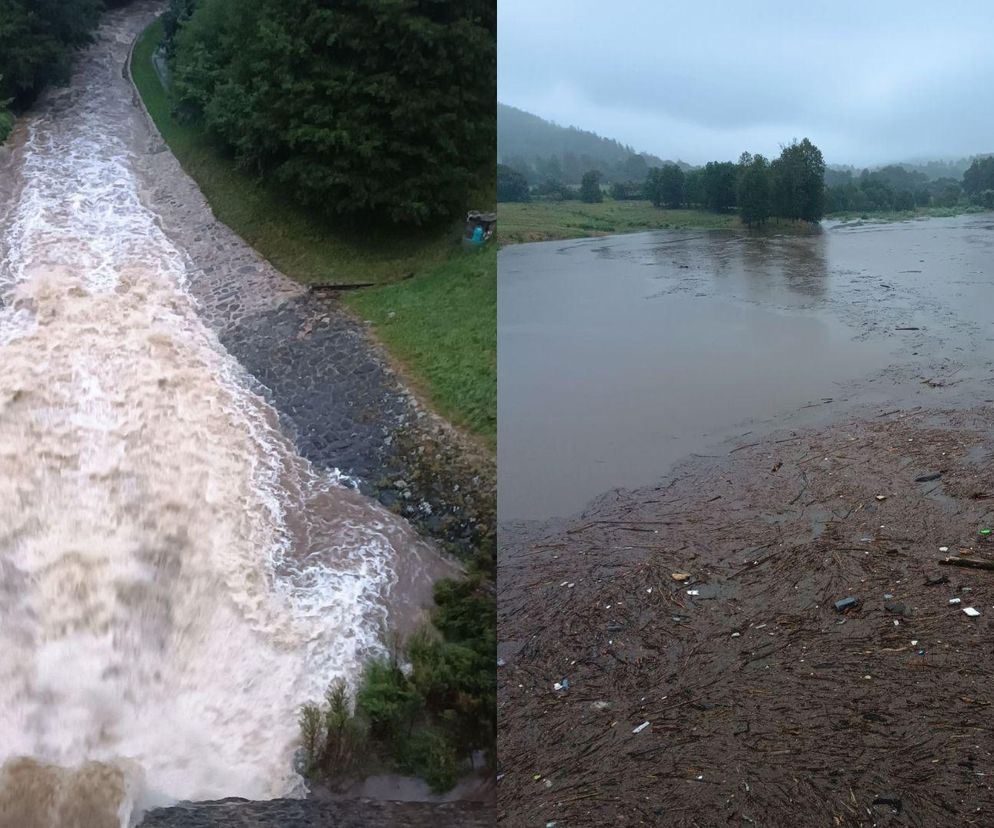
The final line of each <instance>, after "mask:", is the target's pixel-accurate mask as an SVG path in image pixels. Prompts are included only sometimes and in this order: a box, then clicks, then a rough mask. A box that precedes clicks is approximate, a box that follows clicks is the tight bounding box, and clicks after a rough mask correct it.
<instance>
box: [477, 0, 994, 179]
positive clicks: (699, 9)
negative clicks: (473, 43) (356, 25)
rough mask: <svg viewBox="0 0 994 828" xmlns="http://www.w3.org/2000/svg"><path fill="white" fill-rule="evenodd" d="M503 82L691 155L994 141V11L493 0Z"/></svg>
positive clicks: (875, 159) (592, 126)
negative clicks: (803, 144) (797, 145)
mask: <svg viewBox="0 0 994 828" xmlns="http://www.w3.org/2000/svg"><path fill="white" fill-rule="evenodd" d="M497 8H498V16H499V30H498V50H499V64H498V67H499V68H498V93H497V97H498V100H500V101H501V102H502V103H506V104H511V105H512V106H517V107H519V108H521V109H525V110H527V111H529V112H533V113H535V114H536V115H540V116H542V117H543V118H548V119H549V120H552V121H555V122H556V123H559V124H562V125H564V126H570V125H573V126H578V127H581V128H583V129H589V130H592V131H594V132H597V133H599V134H601V135H604V136H607V137H610V138H616V139H618V140H619V141H621V142H622V143H626V144H631V145H632V146H633V147H634V148H635V149H636V150H639V151H642V152H652V153H654V154H656V155H659V156H661V157H663V158H667V159H674V160H675V159H682V160H684V161H688V162H691V163H701V162H704V161H708V160H712V159H718V160H734V159H736V158H738V156H739V154H740V153H741V152H742V151H743V150H749V151H750V152H761V153H763V154H764V155H777V154H778V153H779V147H780V145H781V144H782V143H785V142H787V141H789V140H790V139H791V138H794V137H796V138H803V137H808V138H810V139H811V140H812V141H814V143H815V144H817V145H818V146H819V147H820V148H821V149H822V152H823V153H824V155H825V160H826V162H828V163H829V164H855V165H866V164H877V163H883V162H887V161H901V160H907V159H913V158H921V157H930V158H931V157H962V156H967V155H972V154H974V153H978V152H994V6H992V5H989V4H988V3H985V2H965V1H964V0H952V2H939V0H931V2H920V0H913V1H908V2H891V0H883V1H882V2H878V0H866V2H862V3H860V2H850V0H832V2H823V1H822V0H808V2H803V1H802V2H798V1H797V0H795V1H794V2H780V1H779V0H776V2H775V1H774V0H742V2H739V0H724V2H717V0H679V2H670V0H598V2H593V0H498V3H497Z"/></svg>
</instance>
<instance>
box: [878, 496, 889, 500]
mask: <svg viewBox="0 0 994 828" xmlns="http://www.w3.org/2000/svg"><path fill="white" fill-rule="evenodd" d="M886 499H887V495H877V500H886Z"/></svg>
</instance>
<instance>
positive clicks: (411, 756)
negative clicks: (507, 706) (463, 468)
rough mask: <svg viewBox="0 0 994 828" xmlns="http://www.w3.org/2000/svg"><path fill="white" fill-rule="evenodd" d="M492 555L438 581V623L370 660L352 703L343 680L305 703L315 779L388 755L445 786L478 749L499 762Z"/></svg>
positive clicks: (440, 788) (305, 737) (387, 760)
mask: <svg viewBox="0 0 994 828" xmlns="http://www.w3.org/2000/svg"><path fill="white" fill-rule="evenodd" d="M494 560H495V559H494V555H493V552H492V550H488V551H486V552H484V553H481V555H480V556H479V557H478V558H477V560H476V561H475V562H474V563H473V565H472V566H471V567H470V571H469V573H468V575H467V577H466V578H464V579H462V580H458V581H456V580H450V579H446V580H442V581H439V582H438V584H436V585H435V609H434V611H433V613H432V618H431V620H432V623H431V624H430V625H429V624H425V625H424V626H422V627H421V628H420V629H418V630H417V631H416V632H415V633H414V634H413V635H411V636H410V638H409V639H408V641H407V643H406V646H405V647H404V651H403V653H401V652H399V650H398V649H397V648H394V649H393V650H392V651H391V653H390V654H389V655H387V656H384V657H381V658H376V659H373V660H371V661H369V662H368V663H367V664H366V667H365V670H364V671H363V674H362V678H361V680H360V683H359V687H358V689H357V691H356V695H355V705H354V708H350V706H349V702H348V697H347V693H346V690H345V685H344V684H343V683H341V682H336V683H334V684H332V686H331V687H330V688H329V691H328V693H327V695H326V698H325V703H324V705H323V706H318V705H316V704H308V705H305V706H304V707H303V708H302V710H301V714H300V728H301V743H302V746H303V749H304V765H305V770H306V772H307V774H308V775H309V777H310V778H311V779H312V780H313V781H318V782H320V781H327V780H331V781H334V780H336V779H347V778H348V777H349V776H351V775H353V774H355V773H359V772H361V771H364V770H366V771H368V770H370V769H371V768H373V767H375V766H377V765H381V764H387V765H389V766H391V767H392V768H393V769H395V770H397V771H400V772H402V773H409V774H414V775H417V776H420V777H421V778H423V779H424V780H425V781H426V782H428V784H429V785H430V787H431V789H432V790H433V791H435V792H436V793H442V792H444V791H447V790H449V789H450V788H451V787H452V786H453V785H454V784H455V783H456V781H457V779H458V777H459V775H460V773H461V772H463V771H464V770H465V769H467V768H468V767H471V765H472V761H471V759H472V756H473V754H474V753H476V752H477V751H483V752H484V753H485V754H486V755H487V756H488V760H489V761H490V762H491V763H492V762H493V761H494V748H495V739H496V733H497V696H496V678H495V675H494V670H495V667H494V665H495V663H496V651H497V638H496V612H497V607H496V600H495V592H494V572H493V569H494ZM405 660H406V664H405V663H404V661H405Z"/></svg>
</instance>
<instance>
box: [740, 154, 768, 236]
mask: <svg viewBox="0 0 994 828" xmlns="http://www.w3.org/2000/svg"><path fill="white" fill-rule="evenodd" d="M739 166H740V168H741V169H740V171H739V182H738V188H737V191H736V200H737V201H738V204H739V217H740V218H741V219H742V221H743V223H744V224H747V225H749V226H754V225H757V224H762V223H763V222H765V221H766V220H767V219H768V218H769V217H770V215H771V213H772V200H771V192H770V190H771V180H770V178H771V176H770V165H769V162H768V161H767V160H766V159H765V158H764V157H763V156H762V155H749V153H743V154H742V158H741V159H740V160H739Z"/></svg>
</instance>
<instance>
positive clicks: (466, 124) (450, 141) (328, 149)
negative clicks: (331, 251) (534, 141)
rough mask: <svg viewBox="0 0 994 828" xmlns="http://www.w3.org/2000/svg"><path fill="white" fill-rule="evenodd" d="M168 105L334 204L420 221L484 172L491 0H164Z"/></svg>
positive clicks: (254, 163)
mask: <svg viewBox="0 0 994 828" xmlns="http://www.w3.org/2000/svg"><path fill="white" fill-rule="evenodd" d="M165 24H166V37H167V50H168V53H169V54H170V56H171V58H170V59H171V61H172V69H173V77H174V79H175V90H174V91H175V94H176V97H177V112H178V114H179V115H181V116H182V117H183V118H185V119H189V120H195V121H197V122H199V123H202V124H203V126H204V127H205V128H206V130H207V131H208V132H209V133H210V134H211V135H212V136H214V138H216V139H217V141H218V142H219V143H220V144H221V145H223V146H224V147H225V148H227V149H228V150H229V151H230V152H231V153H232V154H233V155H234V157H235V159H236V160H237V162H238V164H239V165H241V166H242V167H245V168H248V169H251V170H253V171H255V172H257V173H258V174H259V175H260V176H262V177H263V178H265V179H267V180H269V181H271V182H273V183H275V184H277V185H280V186H283V187H285V189H286V192H287V193H288V196H289V197H290V198H292V199H293V200H295V201H297V202H298V203H301V204H303V205H305V206H307V207H310V208H312V209H314V210H317V211H320V212H324V213H327V214H332V215H335V216H339V217H342V216H369V215H374V214H375V215H377V216H381V217H383V218H385V219H387V220H389V221H393V222H409V223H413V224H424V223H427V222H431V221H434V220H437V219H444V218H450V217H451V216H453V215H454V214H455V213H457V212H458V211H460V210H462V209H463V208H464V207H465V204H466V202H467V198H468V195H469V193H470V192H471V191H472V190H473V189H474V188H477V187H479V186H480V184H481V180H482V177H483V176H484V175H492V174H493V172H492V171H493V146H494V139H495V111H494V107H495V101H494V94H493V90H494V86H495V83H496V45H495V44H496V40H495V35H496V26H497V20H496V9H495V6H494V3H493V2H492V0H464V1H463V2H460V3H443V2H437V0H407V2H393V1H392V0H367V2H362V3H334V4H330V3H327V2H321V0H300V1H299V2H295V3H291V4H288V3H285V2H282V0H258V2H253V3H244V2H241V0H173V3H172V5H171V8H170V10H169V12H168V16H167V18H166V21H165Z"/></svg>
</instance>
